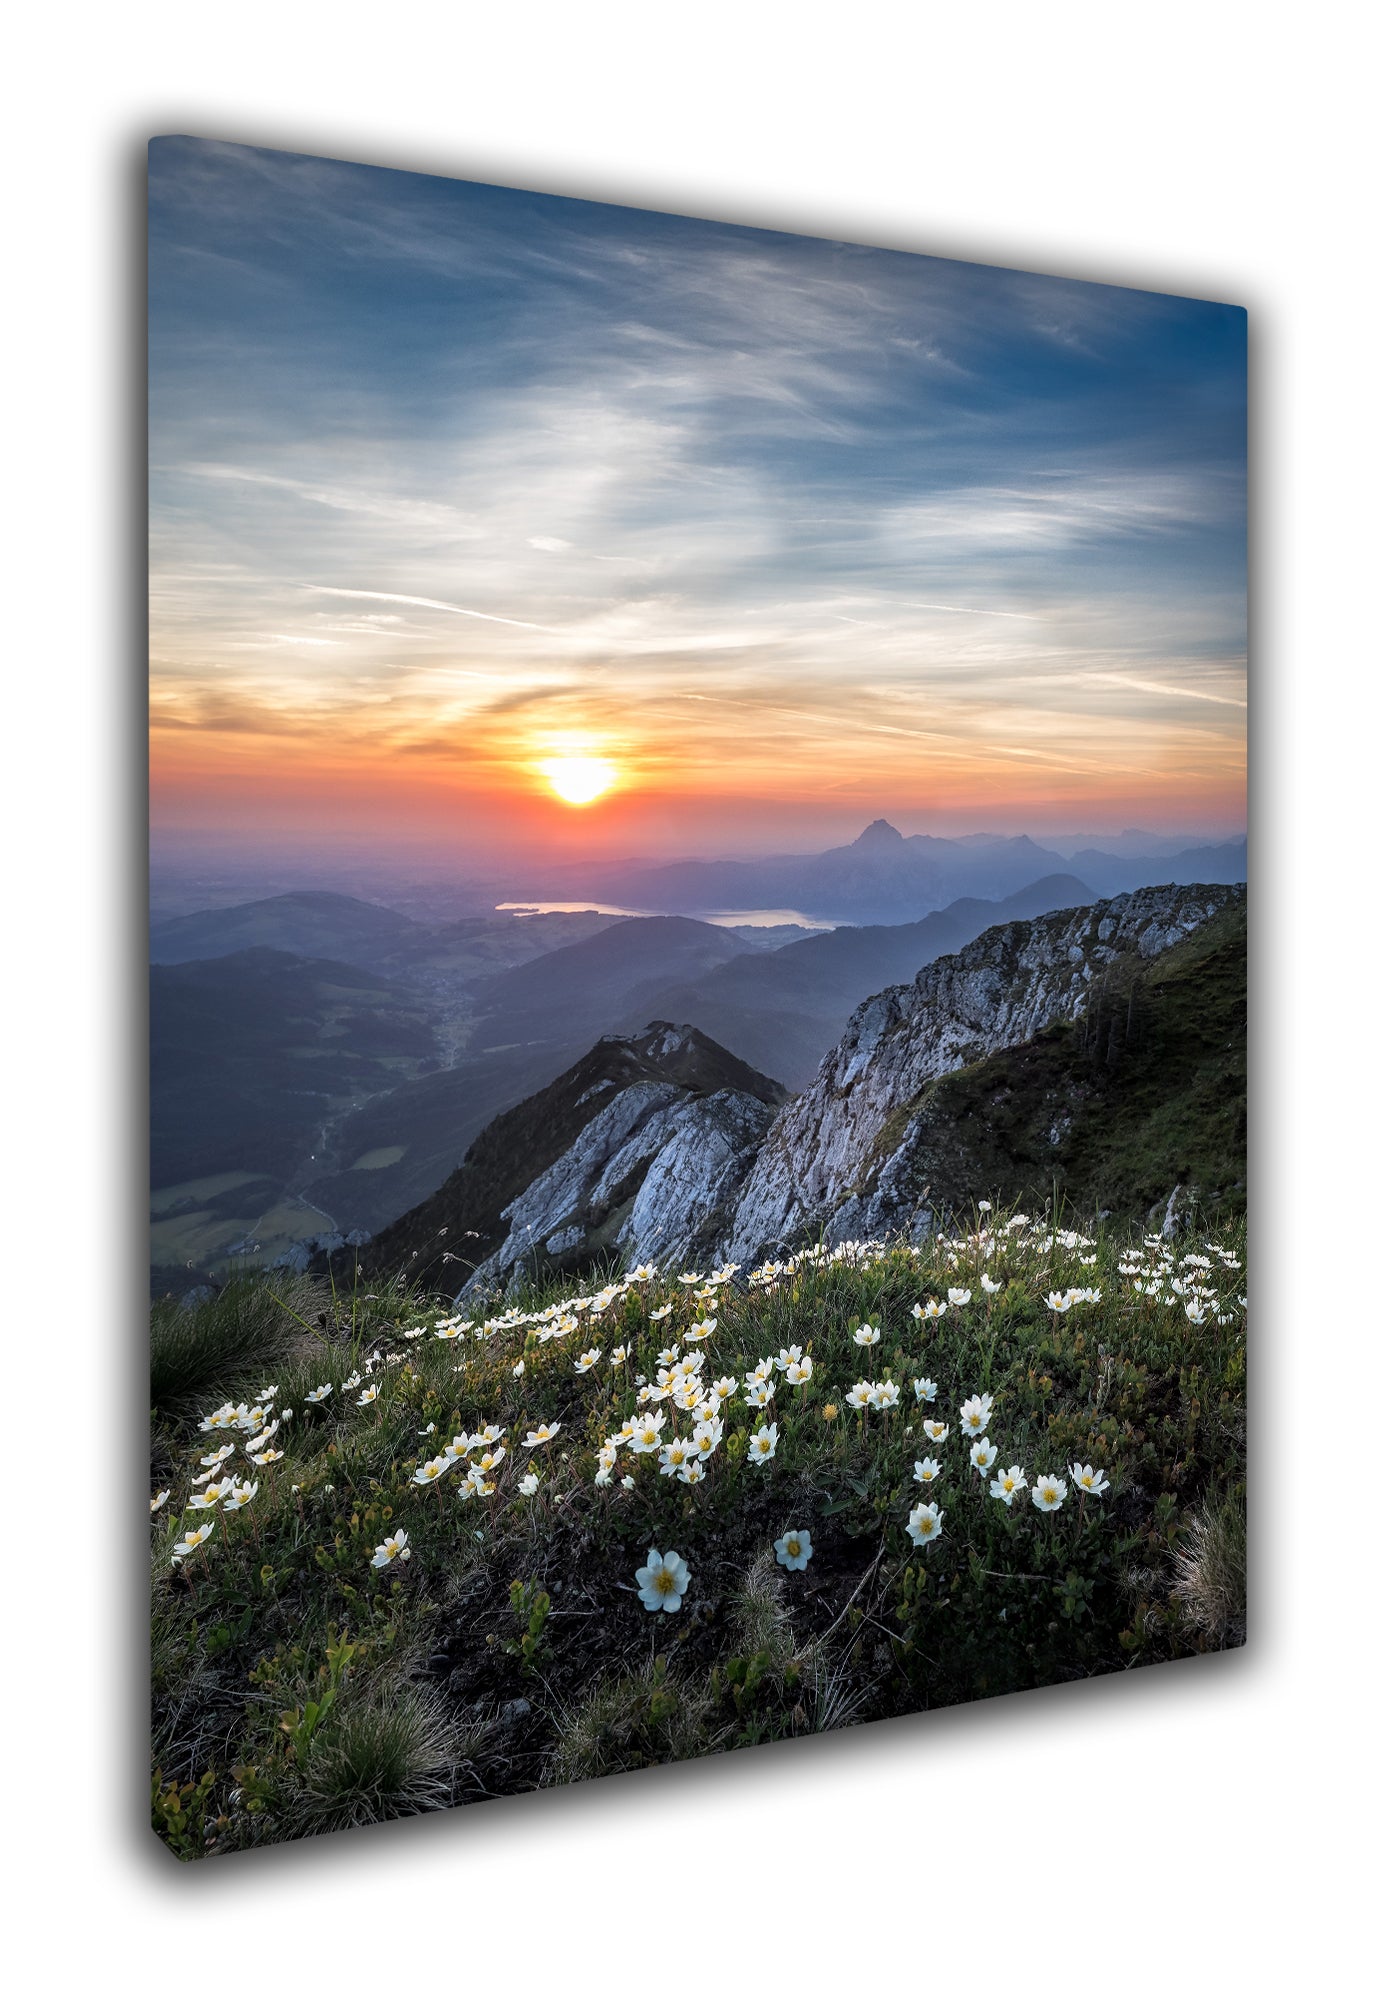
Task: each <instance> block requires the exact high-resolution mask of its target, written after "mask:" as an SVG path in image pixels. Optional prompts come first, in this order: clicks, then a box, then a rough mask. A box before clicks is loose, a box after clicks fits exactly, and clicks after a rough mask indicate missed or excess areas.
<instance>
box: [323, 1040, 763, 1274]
mask: <svg viewBox="0 0 1384 1995" xmlns="http://www.w3.org/2000/svg"><path fill="white" fill-rule="evenodd" d="M627 1097H629V1098H633V1099H634V1100H635V1101H636V1102H637V1105H638V1107H639V1108H640V1109H641V1110H656V1109H660V1108H661V1109H667V1108H670V1107H674V1106H679V1105H682V1106H685V1105H686V1104H688V1103H692V1102H697V1101H709V1100H715V1101H716V1102H717V1103H718V1104H719V1105H720V1110H721V1111H724V1110H725V1109H726V1107H727V1099H726V1098H727V1097H730V1098H731V1099H732V1103H733V1108H732V1112H731V1121H733V1122H735V1124H736V1126H737V1127H740V1128H743V1129H746V1130H749V1129H751V1128H753V1129H754V1130H756V1132H757V1133H760V1134H762V1131H763V1129H764V1128H766V1127H767V1126H768V1123H769V1120H770V1117H771V1114H772V1112H773V1110H774V1109H776V1108H777V1107H779V1106H780V1105H781V1103H782V1102H783V1100H784V1092H783V1089H782V1088H781V1087H780V1086H779V1085H778V1084H777V1083H776V1082H774V1081H771V1080H769V1079H767V1078H766V1077H765V1076H764V1075H763V1074H758V1073H755V1072H754V1071H753V1070H752V1069H751V1068H749V1067H747V1066H746V1065H745V1064H744V1063H743V1062H742V1061H740V1060H738V1059H736V1058H735V1056H734V1055H733V1054H731V1053H728V1052H727V1051H726V1050H725V1049H724V1048H723V1047H721V1046H717V1045H715V1044H714V1043H713V1042H712V1041H711V1040H709V1039H707V1038H706V1037H705V1035H704V1034H702V1033H700V1032H697V1031H695V1030H689V1029H687V1028H682V1029H681V1030H675V1029H674V1028H672V1027H670V1026H667V1025H664V1024H662V1023H656V1024H653V1025H650V1026H648V1027H646V1029H645V1030H644V1031H643V1032H642V1033H639V1034H635V1035H631V1036H629V1037H621V1038H617V1037H608V1038H604V1039H601V1040H599V1041H598V1042H597V1043H596V1045H594V1046H593V1047H592V1048H591V1050H590V1051H589V1052H588V1053H586V1054H584V1055H583V1056H582V1058H581V1059H579V1060H578V1061H577V1062H576V1063H575V1064H574V1065H573V1066H572V1067H570V1068H569V1069H568V1070H567V1072H565V1073H563V1074H560V1075H559V1076H558V1077H557V1079H556V1080H554V1081H552V1082H551V1083H550V1084H549V1085H548V1086H547V1087H545V1088H543V1089H541V1090H540V1092H539V1093H537V1094H535V1095H532V1096H530V1098H529V1099H528V1100H527V1101H522V1102H520V1103H519V1104H518V1106H517V1107H515V1108H511V1109H509V1110H508V1111H507V1112H506V1113H504V1114H502V1115H498V1116H496V1117H495V1119H494V1120H493V1121H492V1122H490V1123H489V1124H488V1125H487V1126H486V1127H485V1128H484V1129H483V1130H482V1131H481V1133H480V1134H479V1135H478V1136H477V1137H476V1139H475V1141H474V1142H473V1143H472V1144H471V1146H470V1148H469V1149H468V1150H467V1152H466V1156H465V1159H464V1161H463V1162H462V1164H461V1165H460V1167H459V1168H458V1169H456V1170H454V1171H453V1172H452V1173H451V1175H450V1176H449V1177H448V1178H447V1180H446V1182H445V1183H444V1184H443V1185H442V1186H441V1187H440V1189H439V1190H438V1191H436V1192H435V1193H433V1195H432V1196H431V1197H429V1198H427V1199H425V1200H423V1202H422V1203H421V1204H419V1205H417V1206H415V1207H414V1208H413V1210H412V1211H410V1212H406V1213H405V1214H404V1215H403V1217H402V1218H401V1219H398V1220H396V1221H395V1222H394V1224H393V1225H391V1226H388V1227H386V1228H385V1229H384V1230H383V1231H382V1232H381V1233H379V1234H378V1235H377V1237H376V1238H375V1239H374V1240H373V1241H371V1243H370V1245H369V1247H368V1248H367V1249H366V1250H365V1253H364V1254H363V1256H362V1265H363V1266H365V1267H366V1268H367V1269H368V1270H369V1271H371V1272H378V1273H394V1272H396V1271H400V1270H402V1271H406V1272H407V1273H408V1275H409V1276H410V1278H411V1279H414V1278H416V1279H418V1280H427V1281H435V1282H438V1283H442V1284H445V1283H446V1281H447V1279H448V1277H447V1276H446V1274H445V1273H444V1269H445V1268H446V1267H447V1266H448V1264H454V1263H459V1264H460V1266H459V1267H458V1269H457V1278H456V1283H455V1285H456V1286H458V1287H459V1286H460V1285H461V1277H462V1276H463V1275H468V1276H469V1274H470V1273H471V1271H472V1269H473V1268H475V1267H476V1266H478V1265H479V1264H480V1263H481V1262H483V1261H485V1260H487V1259H488V1258H489V1257H491V1256H493V1255H496V1254H497V1253H499V1252H500V1250H501V1249H502V1248H503V1246H504V1245H505V1243H506V1240H507V1238H508V1236H509V1233H510V1226H509V1223H508V1221H507V1220H506V1219H505V1218H504V1216H503V1215H504V1212H505V1209H506V1207H508V1206H509V1205H510V1204H511V1203H512V1201H514V1200H516V1199H518V1198H520V1197H521V1196H522V1195H523V1194H525V1193H527V1192H529V1191H530V1190H531V1188H532V1187H533V1186H534V1185H535V1184H536V1183H537V1182H539V1181H541V1180H542V1179H543V1177H544V1176H545V1174H546V1173H548V1172H549V1171H551V1170H552V1169H553V1167H554V1166H555V1165H557V1164H558V1163H559V1162H560V1160H562V1159H563V1158H564V1157H565V1156H567V1155H568V1154H569V1153H570V1152H571V1151H572V1150H573V1148H574V1146H576V1145H577V1144H578V1143H579V1142H580V1140H581V1138H582V1137H583V1135H584V1134H585V1133H586V1131H587V1130H588V1128H589V1127H590V1125H591V1124H592V1123H593V1122H595V1121H596V1120H597V1118H598V1117H600V1116H602V1115H603V1114H604V1113H605V1112H606V1111H607V1110H608V1109H610V1107H611V1105H612V1104H613V1103H615V1102H617V1101H619V1100H621V1099H624V1098H627ZM630 1106H631V1101H630V1100H626V1107H627V1108H629V1107H630ZM642 1119H643V1120H644V1121H647V1119H648V1118H647V1116H643V1117H642ZM640 1120H641V1117H640V1116H635V1117H634V1118H632V1120H631V1128H632V1127H633V1126H634V1124H635V1123H638V1122H639V1121H640ZM722 1120H723V1122H724V1121H725V1120H726V1118H725V1116H724V1114H723V1115H722ZM683 1121H684V1124H685V1123H686V1121H687V1117H686V1116H685V1115H684V1118H683ZM726 1126H727V1127H729V1126H730V1123H729V1122H727V1123H726ZM629 1133H630V1130H629V1129H627V1130H626V1135H628V1134H629ZM651 1161H652V1158H650V1159H647V1160H646V1168H647V1162H651ZM612 1189H618V1187H612ZM577 1202H578V1201H577V1199H576V1196H575V1194H574V1197H573V1198H571V1199H569V1200H568V1203H567V1204H566V1205H565V1206H564V1208H563V1210H562V1211H561V1212H560V1213H557V1214H556V1215H555V1217H554V1218H553V1220H552V1223H551V1224H549V1225H547V1226H546V1228H545V1229H544V1231H543V1232H542V1233H541V1234H540V1236H539V1240H538V1246H539V1250H540V1257H543V1258H548V1259H552V1258H554V1257H555V1256H554V1255H552V1254H545V1252H544V1250H543V1248H542V1241H543V1240H544V1239H546V1238H547V1237H549V1236H551V1235H552V1233H553V1232H554V1230H555V1228H556V1227H557V1226H558V1225H559V1223H564V1224H569V1225H570V1223H571V1220H572V1214H573V1212H574V1211H575V1209H576V1203H577ZM621 1202H622V1201H621V1200H619V1199H617V1200H615V1201H614V1207H615V1208H617V1209H618V1207H619V1206H620V1204H621ZM591 1205H592V1201H591V1199H590V1197H589V1196H588V1197H587V1199H586V1205H585V1219H586V1220H587V1222H591V1221H592V1219H593V1214H592V1210H591ZM535 1209H536V1208H535ZM610 1217H611V1212H610V1210H607V1211H605V1212H602V1213H600V1214H599V1215H596V1216H594V1229H595V1230H597V1231H599V1229H600V1227H601V1226H603V1225H606V1226H607V1230H609V1229H608V1222H609V1220H610ZM524 1223H525V1224H527V1223H531V1222H530V1221H528V1220H526V1221H525V1222H524ZM587 1230H589V1229H587ZM616 1230H618V1225H617V1228H616ZM601 1244H603V1242H599V1241H597V1242H595V1243H593V1244H592V1245H591V1246H589V1247H588V1246H586V1244H585V1241H583V1242H572V1243H570V1244H569V1247H568V1248H567V1249H566V1250H558V1253H557V1255H556V1258H561V1257H562V1253H563V1251H565V1253H566V1258H567V1260H568V1261H571V1262H574V1263H575V1262H577V1261H579V1260H580V1259H581V1254H579V1253H574V1252H573V1251H572V1250H573V1249H574V1248H576V1247H579V1246H580V1247H582V1248H583V1249H584V1251H585V1253H586V1254H587V1256H588V1257H589V1254H590V1253H591V1252H594V1251H596V1248H597V1247H598V1246H599V1245H601ZM525 1245H527V1243H525ZM514 1258H515V1256H514V1255H511V1256H510V1259H509V1261H508V1263H507V1264H506V1272H507V1270H508V1267H512V1265H513V1261H514Z"/></svg>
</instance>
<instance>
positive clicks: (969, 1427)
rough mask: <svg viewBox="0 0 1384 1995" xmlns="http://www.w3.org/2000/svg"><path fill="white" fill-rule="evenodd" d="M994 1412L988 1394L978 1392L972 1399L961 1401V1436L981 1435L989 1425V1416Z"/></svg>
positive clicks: (991, 1400)
mask: <svg viewBox="0 0 1384 1995" xmlns="http://www.w3.org/2000/svg"><path fill="white" fill-rule="evenodd" d="M994 1410H995V1402H994V1400H993V1399H992V1398H991V1397H990V1395H989V1393H988V1392H978V1393H976V1394H974V1395H973V1397H972V1398H970V1399H967V1400H963V1401H962V1405H961V1431H962V1433H963V1434H983V1433H984V1432H985V1430H986V1428H987V1427H988V1426H989V1425H990V1415H991V1414H992V1413H993V1412H994Z"/></svg>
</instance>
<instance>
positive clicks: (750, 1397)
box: [745, 1378, 774, 1406]
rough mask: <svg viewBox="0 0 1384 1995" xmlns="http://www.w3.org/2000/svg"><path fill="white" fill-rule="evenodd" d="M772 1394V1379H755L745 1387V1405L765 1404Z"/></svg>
mask: <svg viewBox="0 0 1384 1995" xmlns="http://www.w3.org/2000/svg"><path fill="white" fill-rule="evenodd" d="M773 1396H774V1381H773V1380H772V1379H770V1378H760V1379H756V1380H755V1382H754V1384H753V1385H749V1386H746V1388H745V1404H746V1406H767V1405H768V1404H769V1401H770V1400H771V1399H772V1398H773Z"/></svg>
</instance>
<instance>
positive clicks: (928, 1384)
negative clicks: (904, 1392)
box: [913, 1378, 937, 1404]
mask: <svg viewBox="0 0 1384 1995" xmlns="http://www.w3.org/2000/svg"><path fill="white" fill-rule="evenodd" d="M913 1397H914V1398H915V1399H916V1400H919V1401H921V1402H924V1403H929V1404H930V1403H931V1401H932V1400H934V1399H936V1397H937V1381H936V1379H935V1378H915V1379H914V1381H913Z"/></svg>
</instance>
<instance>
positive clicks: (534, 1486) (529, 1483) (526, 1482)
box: [519, 1469, 538, 1496]
mask: <svg viewBox="0 0 1384 1995" xmlns="http://www.w3.org/2000/svg"><path fill="white" fill-rule="evenodd" d="M519 1494H520V1495H521V1496H537V1494H538V1477H537V1476H536V1475H535V1474H534V1472H533V1470H532V1469H530V1470H529V1472H528V1474H527V1475H521V1476H520V1478H519Z"/></svg>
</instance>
